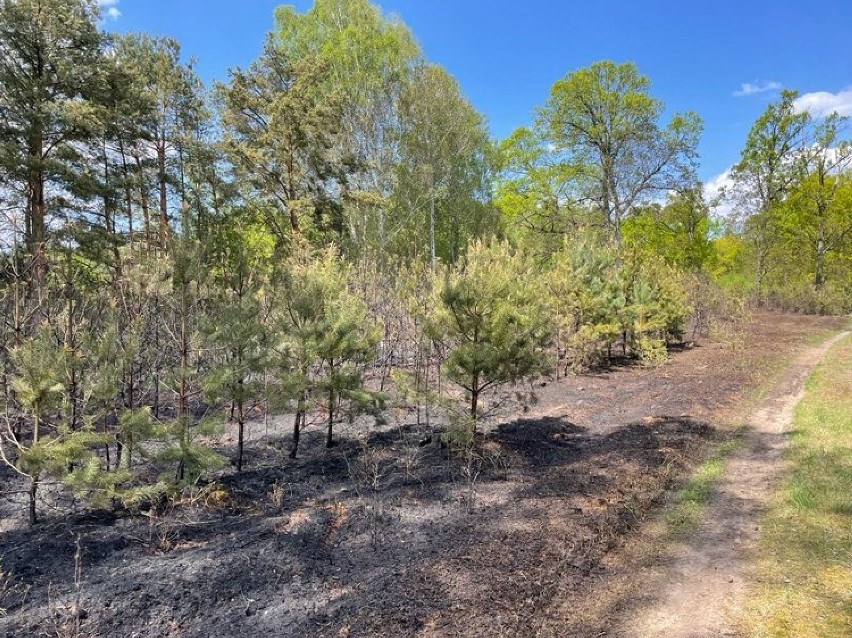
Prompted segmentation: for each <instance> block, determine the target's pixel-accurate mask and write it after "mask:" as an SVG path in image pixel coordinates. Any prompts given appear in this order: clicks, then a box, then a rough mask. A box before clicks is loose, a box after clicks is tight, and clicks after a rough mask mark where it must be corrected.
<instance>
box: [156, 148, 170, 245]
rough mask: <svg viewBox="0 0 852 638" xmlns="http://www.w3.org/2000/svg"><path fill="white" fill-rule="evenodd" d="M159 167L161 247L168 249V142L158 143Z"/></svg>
mask: <svg viewBox="0 0 852 638" xmlns="http://www.w3.org/2000/svg"><path fill="white" fill-rule="evenodd" d="M157 169H158V179H159V187H160V248H161V249H162V250H164V251H165V250H166V249H167V248H168V241H169V210H168V190H167V180H166V143H165V141H162V140H161V141H160V142H159V143H158V144H157Z"/></svg>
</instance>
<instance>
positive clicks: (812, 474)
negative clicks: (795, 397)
mask: <svg viewBox="0 0 852 638" xmlns="http://www.w3.org/2000/svg"><path fill="white" fill-rule="evenodd" d="M806 389H807V394H806V396H805V398H804V399H803V401H802V402H801V403H800V404H799V406H798V407H797V409H796V414H795V419H794V422H793V436H792V445H791V448H790V450H789V452H788V467H787V472H786V476H785V480H784V484H783V487H782V488H781V489H780V490H779V491H778V493H777V494H776V496H775V498H774V499H773V502H772V505H771V508H770V511H769V512H768V514H767V515H766V518H765V520H764V521H763V526H762V529H763V537H762V543H761V556H760V560H759V564H758V579H757V580H758V582H757V584H756V585H755V587H754V588H753V590H752V594H751V597H750V600H749V604H748V607H747V614H746V617H745V619H744V621H743V630H744V633H745V634H746V635H749V636H761V637H763V636H767V637H769V636H771V637H773V638H775V637H782V636H784V637H787V636H789V637H791V638H792V637H794V636H795V637H797V638H799V637H802V638H808V637H814V638H816V637H819V638H831V637H835V636H836V637H838V638H840V637H841V636H842V637H846V636H852V338H847V339H845V340H844V341H842V342H841V343H840V344H839V345H837V346H835V348H834V349H833V350H832V351H831V352H830V353H829V354H828V356H827V357H826V359H825V363H823V364H822V365H821V366H820V367H819V368H817V370H816V371H815V372H814V374H813V375H812V377H811V379H810V380H809V381H808V384H807V388H806Z"/></svg>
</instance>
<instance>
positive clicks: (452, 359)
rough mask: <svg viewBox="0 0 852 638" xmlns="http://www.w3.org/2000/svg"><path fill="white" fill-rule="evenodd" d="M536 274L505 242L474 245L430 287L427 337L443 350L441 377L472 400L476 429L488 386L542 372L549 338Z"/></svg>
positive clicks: (544, 368)
mask: <svg viewBox="0 0 852 638" xmlns="http://www.w3.org/2000/svg"><path fill="white" fill-rule="evenodd" d="M535 274H536V273H535V271H534V270H533V269H532V268H531V267H530V265H529V264H528V263H527V262H526V260H525V256H524V255H523V254H521V253H518V252H513V251H512V250H511V249H510V248H509V246H508V245H507V244H505V243H492V244H484V243H481V242H475V243H474V244H472V245H471V246H470V248H469V249H468V254H467V257H466V260H465V263H464V264H463V265H459V266H458V267H456V268H452V269H448V270H447V271H446V272H445V273H443V274H442V275H439V276H442V277H443V283H442V284H437V285H436V286H435V288H434V291H435V298H434V300H433V312H432V315H431V316H430V317H429V322H428V324H427V325H426V327H425V330H426V333H427V334H428V335H429V336H430V337H431V338H432V339H433V340H435V341H437V342H440V343H441V344H442V345H443V346H444V347H446V348H447V349H448V352H449V354H448V356H447V359H446V361H445V363H444V371H445V373H446V375H447V377H448V378H449V379H450V380H452V381H453V382H454V383H456V384H457V385H458V386H459V387H461V388H462V389H464V390H465V391H466V392H467V393H468V395H469V399H470V410H469V411H470V416H471V419H472V421H473V425H472V427H474V428H475V423H476V419H477V417H478V416H479V398H480V396H481V394H482V393H483V392H484V391H486V390H487V389H489V388H491V387H494V386H498V385H501V384H505V383H511V382H516V381H520V380H521V379H522V378H524V377H528V376H534V375H537V374H540V373H542V372H545V371H546V370H547V369H548V368H549V365H548V363H547V358H546V356H545V349H546V348H547V347H548V346H549V344H550V341H551V331H550V327H549V325H548V322H547V310H546V308H545V307H544V304H543V302H542V300H541V297H542V296H541V294H540V291H539V286H538V285H537V282H536V278H535Z"/></svg>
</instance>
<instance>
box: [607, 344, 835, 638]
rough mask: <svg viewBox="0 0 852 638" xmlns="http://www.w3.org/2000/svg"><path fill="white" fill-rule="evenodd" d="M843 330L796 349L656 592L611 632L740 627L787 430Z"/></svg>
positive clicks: (694, 635) (721, 631) (729, 632)
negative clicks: (753, 558)
mask: <svg viewBox="0 0 852 638" xmlns="http://www.w3.org/2000/svg"><path fill="white" fill-rule="evenodd" d="M849 334H850V333H849V332H844V333H841V334H838V335H836V336H835V337H833V338H831V339H829V340H828V341H826V342H824V343H823V344H821V345H819V346H816V347H811V348H808V349H807V350H806V351H805V352H804V353H802V354H801V355H799V356H798V357H797V358H796V360H795V361H794V363H793V364H792V365H791V366H790V368H789V370H788V371H787V372H786V373H785V375H784V377H783V379H782V380H781V382H780V383H779V384H778V385H777V386H776V387H775V388H774V390H773V391H772V392H771V393H770V394H769V396H768V397H767V398H766V399H765V400H764V401H763V402H762V405H761V406H760V408H759V409H758V410H757V411H756V412H754V414H753V415H752V416H751V418H750V419H749V424H748V425H749V429H748V430H747V433H746V435H745V437H744V441H745V445H744V447H743V449H742V450H741V451H739V452H738V453H737V454H735V455H734V456H733V457H732V458H731V459H729V461H728V463H727V465H726V468H725V472H724V474H723V476H722V478H721V479H720V481H719V483H718V485H717V487H716V492H715V494H714V496H713V498H712V499H711V501H710V503H709V504H708V506H707V510H706V512H705V516H704V519H703V522H702V524H701V526H700V527H699V529H698V530H697V531H696V532H695V533H694V534H693V535H692V537H691V538H689V539H688V540H687V541H686V542H682V543H679V544H677V545H676V546H674V547H672V548H671V549H670V550H669V551H668V552H667V554H664V557H663V560H662V561H661V563H660V566H659V569H658V571H657V572H656V573H655V574H654V575H653V576H652V579H651V581H650V582H649V583H648V584H647V587H646V588H645V591H648V592H653V594H649V595H648V598H647V599H646V600H645V601H643V602H644V604H643V605H642V606H640V607H639V609H638V610H637V611H636V612H635V613H633V614H631V616H632V618H631V619H630V621H628V622H627V623H626V625H625V626H624V627H622V628H621V629H620V630H619V631H615V632H613V633H612V634H611V635H616V636H624V637H627V636H642V637H643V638H644V637H649V638H650V637H652V636H666V638H677V637H684V638H686V637H689V638H699V637H701V638H703V637H709V636H734V635H737V632H736V629H735V620H736V617H737V612H738V611H739V608H740V606H741V605H742V602H743V599H744V594H745V591H746V585H747V578H748V569H749V562H748V556H749V553H750V552H751V551H752V550H753V548H754V546H755V544H756V542H757V540H758V537H759V534H760V529H759V526H758V524H757V521H758V517H759V514H760V511H761V509H762V508H763V507H764V505H765V503H766V500H767V498H768V496H769V493H770V488H771V486H772V485H773V484H774V482H775V481H776V480H777V478H778V476H779V473H780V470H781V457H782V453H783V449H784V446H785V445H786V442H787V436H786V432H787V430H788V428H789V426H790V424H791V422H792V418H793V410H794V408H795V406H796V404H797V403H798V402H799V400H800V399H801V398H802V395H803V394H804V384H805V381H806V379H807V378H808V375H809V374H810V372H811V370H812V369H813V368H814V366H815V365H816V364H818V363H819V362H820V360H821V359H822V358H823V356H824V355H825V354H826V352H827V351H828V350H829V349H830V348H831V346H833V345H834V344H835V343H837V342H838V341H839V340H840V339H842V338H843V337H845V336H847V335H849Z"/></svg>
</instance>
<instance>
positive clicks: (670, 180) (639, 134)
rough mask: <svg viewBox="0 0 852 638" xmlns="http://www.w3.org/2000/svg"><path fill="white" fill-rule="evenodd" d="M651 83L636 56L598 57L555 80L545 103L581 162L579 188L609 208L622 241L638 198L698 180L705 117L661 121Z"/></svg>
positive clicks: (551, 128) (550, 128)
mask: <svg viewBox="0 0 852 638" xmlns="http://www.w3.org/2000/svg"><path fill="white" fill-rule="evenodd" d="M649 89H650V82H649V80H648V78H646V77H645V76H643V75H641V74H640V73H639V72H638V70H637V69H636V66H635V65H634V64H632V63H625V64H616V63H614V62H610V61H601V62H595V63H594V64H592V65H590V66H588V67H586V68H583V69H579V70H577V71H573V72H571V73H569V74H568V75H566V76H565V78H564V79H562V80H559V81H558V82H556V83H555V84H554V85H553V87H552V88H551V91H550V98H549V99H548V101H547V103H546V104H545V106H544V107H543V108H542V109H540V111H539V121H538V126H539V127H541V129H542V130H543V131H544V132H545V133H544V135H545V137H546V139H547V140H548V141H549V143H550V144H552V145H553V149H554V150H555V151H556V152H559V153H563V154H566V155H567V157H568V158H569V160H570V163H571V164H572V165H574V166H576V167H578V168H580V167H582V168H581V170H580V173H579V175H580V177H579V179H578V190H579V192H580V193H581V195H582V197H583V199H585V200H587V201H592V202H594V204H595V206H596V207H597V208H598V209H599V210H600V211H601V212H602V213H603V214H604V216H605V217H606V223H607V225H608V229H609V232H610V237H611V239H612V240H613V241H614V243H615V245H616V246H618V247H620V246H621V238H622V236H621V232H622V231H621V224H622V221H623V220H624V219H625V218H626V217H627V216H628V215H630V214H631V213H632V212H633V210H634V208H635V207H636V206H638V205H641V204H642V203H644V202H645V201H646V200H647V199H649V198H653V197H654V195H655V194H659V193H662V192H667V191H670V190H673V189H676V188H678V187H679V186H681V185H683V184H688V183H692V182H693V181H694V176H693V172H694V161H695V158H696V147H697V144H698V138H699V136H700V133H701V129H702V124H701V120H700V118H699V117H698V116H697V115H695V114H694V113H683V114H675V115H674V116H673V117H672V119H671V120H670V121H669V123H668V124H667V125H666V126H661V125H660V123H659V120H660V117H661V115H662V112H663V103H662V102H661V101H660V100H658V99H655V98H653V97H651V95H650V93H649Z"/></svg>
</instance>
